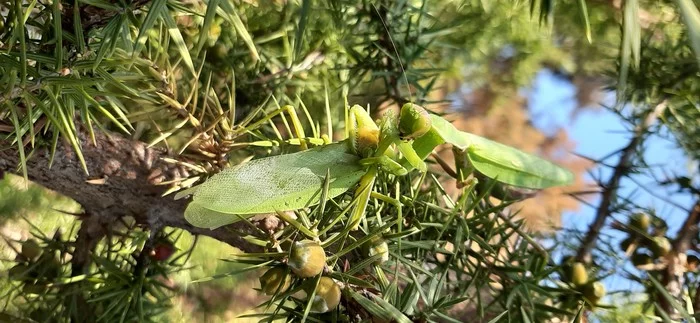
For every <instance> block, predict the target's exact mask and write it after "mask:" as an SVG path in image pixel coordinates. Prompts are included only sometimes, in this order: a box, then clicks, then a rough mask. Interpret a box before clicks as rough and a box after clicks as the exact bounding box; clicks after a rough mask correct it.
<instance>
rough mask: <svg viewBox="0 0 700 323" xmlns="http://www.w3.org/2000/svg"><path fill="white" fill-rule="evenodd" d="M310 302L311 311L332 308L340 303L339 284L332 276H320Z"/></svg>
mask: <svg viewBox="0 0 700 323" xmlns="http://www.w3.org/2000/svg"><path fill="white" fill-rule="evenodd" d="M311 302H312V304H311V311H312V312H316V313H326V312H330V311H332V310H334V309H335V308H336V307H338V304H340V286H338V284H336V283H335V281H334V280H333V279H332V278H329V277H321V280H319V282H318V286H316V294H315V295H314V299H313V300H312V301H311Z"/></svg>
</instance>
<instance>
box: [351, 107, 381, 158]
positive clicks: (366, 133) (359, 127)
mask: <svg viewBox="0 0 700 323" xmlns="http://www.w3.org/2000/svg"><path fill="white" fill-rule="evenodd" d="M349 126H350V127H351V130H350V144H351V145H352V150H353V151H354V152H355V153H356V154H360V155H367V154H366V152H367V151H368V150H373V149H376V148H377V146H379V127H378V126H377V124H376V123H374V120H372V117H370V116H369V114H368V113H367V111H365V109H363V108H362V107H361V106H359V105H355V106H353V107H352V108H350V125H349Z"/></svg>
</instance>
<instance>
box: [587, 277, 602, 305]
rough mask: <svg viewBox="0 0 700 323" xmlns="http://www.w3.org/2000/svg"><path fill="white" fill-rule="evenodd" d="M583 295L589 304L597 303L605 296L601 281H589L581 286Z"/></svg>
mask: <svg viewBox="0 0 700 323" xmlns="http://www.w3.org/2000/svg"><path fill="white" fill-rule="evenodd" d="M583 296H584V297H585V298H586V300H588V302H589V303H591V305H597V304H598V302H599V301H600V299H601V298H603V297H604V296H605V285H603V283H601V282H598V281H596V282H590V283H588V284H587V285H586V286H585V287H584V288H583Z"/></svg>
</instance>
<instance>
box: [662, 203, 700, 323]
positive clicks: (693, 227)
mask: <svg viewBox="0 0 700 323" xmlns="http://www.w3.org/2000/svg"><path fill="white" fill-rule="evenodd" d="M698 222H700V201H696V202H695V205H694V206H693V207H692V209H691V210H690V213H688V217H687V218H686V219H685V221H684V222H683V225H682V226H681V228H680V229H679V230H678V235H677V236H676V239H675V240H674V241H673V248H672V249H671V252H670V253H669V254H668V255H667V256H666V263H667V264H668V265H667V266H666V270H664V271H663V276H662V281H661V282H662V284H664V287H665V288H666V290H667V291H668V292H669V293H670V294H671V295H673V296H674V297H675V298H676V299H677V300H678V301H679V302H683V285H684V274H685V272H686V265H687V263H688V262H687V256H686V254H685V253H686V251H688V249H690V244H691V242H692V240H693V237H695V236H697V234H698ZM657 302H658V303H659V306H660V307H661V309H663V310H664V312H666V313H668V314H669V315H671V316H672V317H677V316H678V313H677V311H676V310H675V307H674V306H673V305H672V304H671V303H670V302H669V301H668V300H667V299H666V298H665V297H663V296H659V297H657ZM698 305H699V304H697V296H696V301H695V302H694V304H693V307H694V308H696V309H697V308H698Z"/></svg>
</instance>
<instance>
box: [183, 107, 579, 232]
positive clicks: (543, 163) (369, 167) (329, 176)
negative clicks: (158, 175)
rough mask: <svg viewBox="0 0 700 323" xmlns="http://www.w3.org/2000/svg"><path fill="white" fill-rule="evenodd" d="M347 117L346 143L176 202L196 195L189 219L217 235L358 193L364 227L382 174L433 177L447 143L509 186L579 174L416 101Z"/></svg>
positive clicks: (217, 181) (238, 173) (270, 160)
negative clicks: (433, 164)
mask: <svg viewBox="0 0 700 323" xmlns="http://www.w3.org/2000/svg"><path fill="white" fill-rule="evenodd" d="M286 111H287V112H290V111H292V112H293V109H291V108H289V109H286ZM347 112H348V113H347V117H346V128H347V129H348V138H347V139H346V140H344V141H341V142H336V143H328V144H324V145H321V146H319V147H315V148H311V149H307V150H302V151H300V152H296V153H292V154H285V155H278V156H272V157H266V158H260V159H256V160H252V161H250V162H247V163H244V164H241V165H238V166H236V167H233V168H229V169H226V170H224V171H222V172H220V173H218V174H215V175H213V176H212V177H210V178H209V179H208V180H207V181H205V182H204V183H202V184H200V185H198V186H195V187H192V188H190V189H187V190H185V191H183V192H180V193H178V194H177V195H176V198H181V197H183V196H186V195H192V201H191V202H190V203H189V205H188V207H187V209H186V210H185V218H186V219H187V221H189V222H190V223H191V224H192V225H194V226H197V227H202V228H211V229H213V228H217V227H220V226H223V225H227V224H231V223H234V222H237V221H240V220H242V219H246V218H248V217H252V216H253V215H255V214H260V213H274V212H280V211H288V210H298V209H302V208H306V207H310V206H314V205H317V204H320V203H322V202H323V201H324V199H325V200H327V199H332V198H335V197H337V196H339V195H341V194H343V193H345V192H348V191H349V190H351V189H353V188H355V190H354V199H353V203H355V205H354V208H353V210H352V212H351V213H350V215H349V217H348V223H347V225H348V226H349V227H350V228H351V229H356V228H357V227H358V225H359V223H360V222H361V220H362V218H363V217H364V213H365V210H366V207H367V205H368V203H369V200H370V196H371V193H372V191H373V186H374V183H375V180H376V178H377V175H378V174H379V172H388V173H390V174H393V175H395V176H404V175H406V174H408V173H409V172H410V171H413V170H417V171H419V172H426V171H427V166H426V164H425V161H424V160H425V159H426V158H427V157H428V156H429V155H430V153H431V152H432V151H433V150H434V149H435V148H436V147H438V146H440V145H442V144H451V145H452V146H453V150H454V151H456V152H457V153H459V154H462V155H461V156H459V157H461V158H463V159H465V160H466V161H468V163H467V164H468V165H469V167H470V168H473V170H476V171H477V172H478V173H480V174H481V175H483V176H485V177H488V178H491V179H495V180H496V181H498V182H499V183H503V184H505V185H509V186H514V187H520V188H527V189H536V190H539V189H544V188H548V187H553V186H560V185H566V184H569V183H571V182H572V181H573V174H572V173H571V172H569V171H568V170H566V169H564V168H562V167H560V166H557V165H556V164H554V163H551V162H549V161H547V160H544V159H542V158H540V157H537V156H534V155H531V154H528V153H525V152H522V151H520V150H518V149H515V148H513V147H510V146H507V145H503V144H500V143H497V142H494V141H491V140H489V139H486V138H483V137H479V136H476V135H473V134H470V133H467V132H464V131H460V130H458V129H457V128H455V127H454V126H453V125H452V124H451V123H450V122H449V121H447V120H445V119H443V118H442V117H440V116H438V115H434V114H429V113H428V112H427V111H426V110H425V109H423V108H422V107H420V106H418V105H416V104H413V103H407V104H405V105H403V106H402V108H401V111H400V114H399V117H398V118H397V117H396V115H395V113H392V112H387V113H386V114H384V115H383V116H382V118H381V119H380V120H379V123H378V124H377V123H376V122H375V121H374V120H372V118H371V117H370V115H369V113H368V112H367V111H366V110H365V109H364V108H362V107H361V106H359V105H355V106H353V107H351V108H349V110H348V111H347ZM292 120H295V116H292ZM296 120H298V119H296ZM295 124H297V123H295ZM297 132H299V131H297ZM326 141H328V140H326ZM300 142H301V143H303V142H304V141H303V140H302V138H301V137H300ZM304 148H306V147H305V146H303V147H302V149H304ZM456 157H458V156H456Z"/></svg>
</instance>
